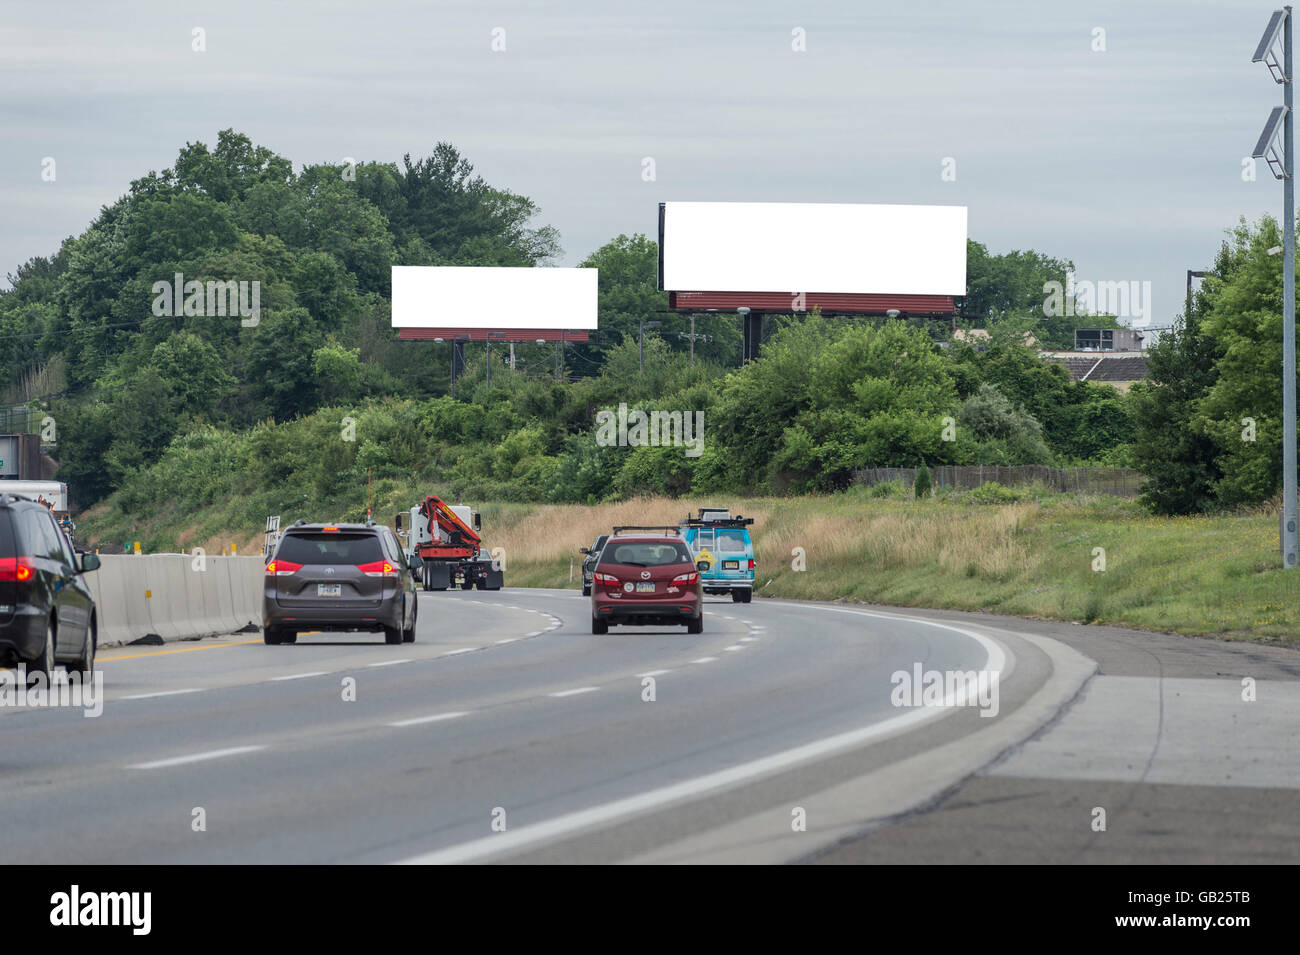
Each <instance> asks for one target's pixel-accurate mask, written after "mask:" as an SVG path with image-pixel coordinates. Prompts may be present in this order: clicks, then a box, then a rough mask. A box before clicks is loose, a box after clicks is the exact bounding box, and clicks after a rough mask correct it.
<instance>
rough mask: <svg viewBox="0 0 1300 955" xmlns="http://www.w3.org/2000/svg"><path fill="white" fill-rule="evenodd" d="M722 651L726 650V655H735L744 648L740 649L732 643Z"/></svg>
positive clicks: (737, 644) (738, 645) (739, 646)
mask: <svg viewBox="0 0 1300 955" xmlns="http://www.w3.org/2000/svg"><path fill="white" fill-rule="evenodd" d="M723 649H724V650H726V651H727V652H728V653H735V652H736V651H737V650H743V649H745V648H744V647H742V646H741V645H740V644H739V643H733V644H732V645H731V646H729V647H724V648H723Z"/></svg>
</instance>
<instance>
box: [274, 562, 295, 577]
mask: <svg viewBox="0 0 1300 955" xmlns="http://www.w3.org/2000/svg"><path fill="white" fill-rule="evenodd" d="M300 570H302V564H295V563H294V562H293V561H291V560H273V561H271V562H270V563H269V564H267V565H266V572H267V573H268V574H270V575H271V576H273V577H288V576H289V575H291V574H296V573H297V572H298V571H300Z"/></svg>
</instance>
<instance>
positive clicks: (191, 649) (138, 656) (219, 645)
mask: <svg viewBox="0 0 1300 955" xmlns="http://www.w3.org/2000/svg"><path fill="white" fill-rule="evenodd" d="M261 642H262V641H261V639H257V640H236V641H235V642H233V643H210V644H208V645H207V646H206V647H181V648H180V649H179V650H155V651H154V652H153V653H132V654H130V655H128V656H124V657H99V656H97V657H95V662H96V663H99V662H101V661H107V660H139V659H141V658H142V657H163V656H166V655H167V654H169V653H193V652H194V651H195V650H220V649H221V648H222V647H246V646H248V645H249V644H250V643H261Z"/></svg>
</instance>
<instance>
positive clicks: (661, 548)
mask: <svg viewBox="0 0 1300 955" xmlns="http://www.w3.org/2000/svg"><path fill="white" fill-rule="evenodd" d="M689 563H692V561H691V552H690V551H689V550H687V549H686V545H685V544H683V543H682V542H681V541H664V542H662V543H660V542H658V541H643V542H641V543H631V542H629V543H626V544H614V545H612V546H611V545H608V544H607V545H605V549H604V550H603V551H601V554H600V565H601V566H602V567H603V566H606V565H608V564H626V565H629V566H632V567H662V566H663V565H664V564H689Z"/></svg>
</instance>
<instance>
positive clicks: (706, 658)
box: [691, 657, 718, 663]
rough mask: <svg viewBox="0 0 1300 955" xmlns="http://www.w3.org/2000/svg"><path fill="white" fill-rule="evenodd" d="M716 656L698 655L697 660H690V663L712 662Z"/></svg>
mask: <svg viewBox="0 0 1300 955" xmlns="http://www.w3.org/2000/svg"><path fill="white" fill-rule="evenodd" d="M716 659H718V658H717V657H700V658H699V659H698V660H692V661H691V662H692V663H712V662H713V661H714V660H716Z"/></svg>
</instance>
